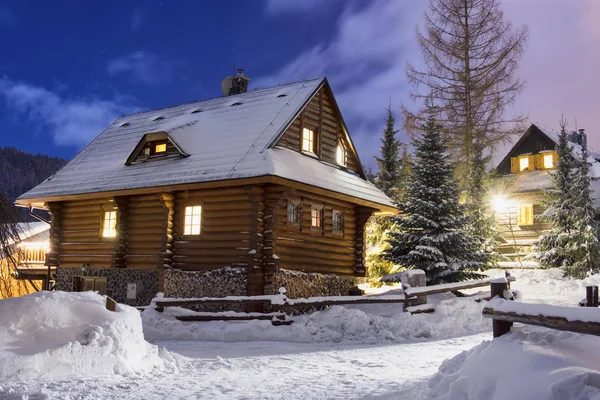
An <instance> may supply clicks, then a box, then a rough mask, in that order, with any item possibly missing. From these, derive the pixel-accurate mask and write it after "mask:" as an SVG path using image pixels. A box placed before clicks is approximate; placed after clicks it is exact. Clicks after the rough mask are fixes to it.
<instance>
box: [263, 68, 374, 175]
mask: <svg viewBox="0 0 600 400" xmlns="http://www.w3.org/2000/svg"><path fill="white" fill-rule="evenodd" d="M304 127H307V128H309V129H311V130H313V131H315V132H318V134H317V137H318V139H317V140H318V141H319V145H318V146H317V149H318V151H319V154H317V156H318V157H319V158H320V159H321V160H322V161H325V162H328V163H330V164H333V165H337V164H338V163H337V147H338V143H341V144H342V147H343V148H344V149H346V150H347V153H346V165H347V168H348V169H349V170H351V171H353V172H356V173H357V174H359V175H360V176H361V177H362V178H364V179H366V175H365V173H364V169H363V167H362V164H361V162H360V159H359V157H358V153H357V152H356V148H355V146H354V143H353V142H352V139H351V138H350V135H349V134H348V129H347V128H346V124H345V123H344V120H343V118H342V114H341V112H340V109H339V107H338V105H337V102H336V100H335V97H334V96H333V92H332V90H331V87H330V86H329V83H328V82H327V80H326V79H323V84H321V85H320V86H319V87H318V88H317V90H316V91H315V93H314V94H313V95H312V96H310V97H309V98H308V99H307V101H306V103H305V104H303V105H302V107H301V108H300V109H299V110H298V112H297V113H296V114H295V115H294V119H292V120H291V122H290V124H289V125H288V126H287V127H284V129H283V131H282V132H281V133H280V134H279V135H278V136H277V137H275V139H274V140H273V141H272V142H271V144H270V145H269V146H268V147H273V146H279V147H284V148H287V149H290V150H294V151H298V152H301V151H302V148H301V145H302V143H301V135H302V130H303V128H304Z"/></svg>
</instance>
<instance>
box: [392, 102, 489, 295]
mask: <svg viewBox="0 0 600 400" xmlns="http://www.w3.org/2000/svg"><path fill="white" fill-rule="evenodd" d="M428 109H429V112H428V114H429V116H428V118H427V120H426V122H425V123H423V124H422V132H423V133H422V135H421V136H420V137H414V138H413V141H412V145H413V146H414V148H415V151H414V154H413V160H412V168H411V172H410V175H409V177H408V179H407V182H406V187H405V191H404V193H403V195H402V198H401V200H400V202H399V203H398V207H399V209H400V210H402V212H401V214H399V215H398V216H396V217H393V219H394V229H393V230H392V231H390V232H389V238H388V243H389V248H388V249H386V251H385V252H384V257H385V258H386V259H387V260H389V261H390V262H393V263H395V264H398V265H400V266H402V267H404V268H407V269H422V270H424V271H425V273H426V276H427V284H428V285H431V284H437V283H441V282H456V281H461V280H467V279H477V278H480V277H482V275H481V274H479V273H477V272H476V271H477V270H479V269H482V268H484V267H485V262H484V258H483V255H482V254H481V252H480V251H479V250H478V245H477V243H476V242H475V241H474V240H473V238H472V237H471V236H470V235H468V233H467V232H466V231H465V228H466V226H467V223H468V220H469V218H468V217H467V216H466V215H465V211H466V210H465V206H464V205H463V204H461V203H460V201H459V197H460V188H459V186H458V183H457V181H456V180H455V178H454V168H453V163H452V162H451V159H450V156H449V154H448V152H447V147H446V144H445V140H444V138H443V136H442V133H441V126H440V125H439V124H438V123H437V121H436V120H435V108H434V107H433V106H431V105H428Z"/></svg>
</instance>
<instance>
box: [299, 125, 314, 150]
mask: <svg viewBox="0 0 600 400" xmlns="http://www.w3.org/2000/svg"><path fill="white" fill-rule="evenodd" d="M305 131H308V132H310V133H311V134H312V135H311V136H312V138H310V139H309V140H307V142H308V143H310V144H311V145H312V146H311V149H309V150H306V149H305V148H304V142H305V137H304V134H305ZM316 150H317V130H316V129H314V128H312V127H309V126H306V125H303V126H302V135H301V137H300V151H302V152H303V153H310V154H315V155H316V154H317V151H316Z"/></svg>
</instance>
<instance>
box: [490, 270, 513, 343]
mask: <svg viewBox="0 0 600 400" xmlns="http://www.w3.org/2000/svg"><path fill="white" fill-rule="evenodd" d="M490 290H491V297H492V299H493V298H494V297H496V296H498V297H500V298H501V299H503V298H504V291H505V290H508V282H507V281H506V280H505V281H504V282H494V281H492V282H491V283H490ZM512 325H513V323H512V322H508V321H500V320H496V319H494V320H492V331H493V333H494V337H495V338H497V337H500V336H502V335H504V334H505V333H509V332H510V328H511V327H512Z"/></svg>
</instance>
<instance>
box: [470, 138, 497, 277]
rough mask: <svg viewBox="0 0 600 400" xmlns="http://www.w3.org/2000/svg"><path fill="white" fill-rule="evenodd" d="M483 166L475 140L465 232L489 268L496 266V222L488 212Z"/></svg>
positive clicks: (487, 182)
mask: <svg viewBox="0 0 600 400" xmlns="http://www.w3.org/2000/svg"><path fill="white" fill-rule="evenodd" d="M485 166H486V160H485V159H484V156H483V149H482V146H481V142H480V141H479V140H477V139H475V142H474V143H473V152H472V160H471V170H470V173H469V179H468V183H467V193H466V195H467V213H468V215H469V216H470V218H471V221H470V223H469V226H468V229H467V231H468V233H469V234H470V235H471V236H473V239H475V241H476V243H477V244H478V246H479V250H480V251H481V253H482V255H483V257H484V258H485V259H484V261H485V263H486V264H488V265H489V266H490V267H491V266H495V265H496V261H497V259H498V252H497V251H496V250H495V247H496V241H495V239H494V234H495V229H494V227H495V225H496V222H495V220H494V216H493V213H492V212H491V211H490V207H489V201H488V200H489V199H488V197H487V192H488V184H489V175H488V174H487V172H486V170H485Z"/></svg>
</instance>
